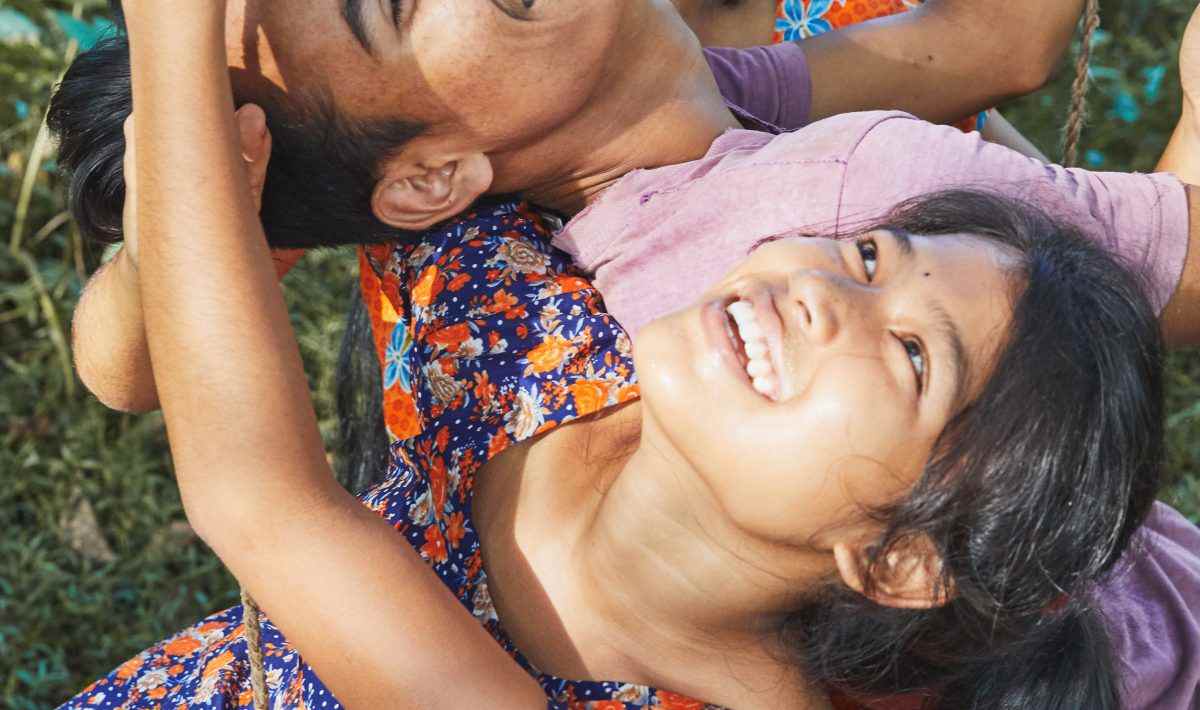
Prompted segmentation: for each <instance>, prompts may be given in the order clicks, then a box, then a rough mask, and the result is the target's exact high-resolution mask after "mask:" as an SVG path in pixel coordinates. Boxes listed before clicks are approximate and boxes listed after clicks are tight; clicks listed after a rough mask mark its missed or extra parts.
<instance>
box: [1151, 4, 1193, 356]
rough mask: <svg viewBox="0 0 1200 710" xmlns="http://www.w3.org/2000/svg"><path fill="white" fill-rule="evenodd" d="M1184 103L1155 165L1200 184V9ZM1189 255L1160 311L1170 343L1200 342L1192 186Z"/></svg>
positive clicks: (1186, 58)
mask: <svg viewBox="0 0 1200 710" xmlns="http://www.w3.org/2000/svg"><path fill="white" fill-rule="evenodd" d="M1179 76H1180V80H1181V81H1182V84H1183V107H1182V109H1181V111H1180V115H1179V123H1177V124H1176V126H1175V132H1174V133H1173V134H1172V135H1171V140H1170V141H1169V142H1168V143H1167V147H1166V149H1165V150H1164V151H1163V154H1162V157H1161V158H1159V161H1158V165H1157V166H1156V169H1158V170H1161V171H1164V172H1170V173H1174V174H1175V176H1176V177H1178V178H1179V179H1180V180H1182V181H1183V182H1184V183H1187V184H1189V185H1193V186H1194V185H1200V123H1198V121H1197V117H1198V114H1197V112H1196V102H1197V100H1200V9H1197V10H1196V12H1194V13H1193V14H1192V19H1191V21H1190V22H1188V26H1187V30H1185V31H1184V34H1183V41H1182V42H1181V43H1180V47H1179ZM1188 219H1189V225H1190V232H1189V235H1188V250H1187V258H1186V259H1185V260H1184V263H1183V275H1182V276H1181V277H1180V279H1179V285H1178V286H1177V287H1176V289H1175V293H1174V294H1173V295H1172V296H1171V300H1170V301H1168V302H1167V305H1166V308H1164V309H1163V313H1162V326H1163V335H1164V337H1165V338H1166V339H1167V343H1168V344H1170V345H1200V188H1197V187H1189V188H1188Z"/></svg>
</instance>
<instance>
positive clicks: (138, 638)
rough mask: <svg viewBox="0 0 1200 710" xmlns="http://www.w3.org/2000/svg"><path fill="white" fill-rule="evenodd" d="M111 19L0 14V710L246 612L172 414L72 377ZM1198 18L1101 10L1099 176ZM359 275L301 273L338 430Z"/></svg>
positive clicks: (1171, 492) (1047, 106)
mask: <svg viewBox="0 0 1200 710" xmlns="http://www.w3.org/2000/svg"><path fill="white" fill-rule="evenodd" d="M102 5H103V3H102V2H101V0H86V1H80V2H69V1H67V0H5V4H4V6H3V8H0V96H3V97H5V98H3V99H0V240H2V242H0V475H2V476H3V479H2V481H3V485H0V530H4V531H5V534H4V535H3V536H2V537H0V705H3V706H6V707H10V708H42V707H47V706H52V705H54V704H56V703H57V702H60V701H61V700H62V699H64V698H65V697H67V696H68V695H69V694H71V693H72V692H73V691H75V690H77V689H78V688H79V687H80V686H82V685H83V684H84V683H86V682H88V681H89V680H91V679H92V678H94V677H96V676H97V675H99V674H101V673H104V672H106V671H107V670H109V669H110V668H111V667H112V666H114V665H115V664H116V663H117V662H119V661H121V660H123V659H124V658H126V657H128V656H129V655H131V654H133V653H135V652H136V651H138V650H140V649H141V648H142V647H144V646H146V645H147V644H149V643H151V642H153V641H155V640H157V639H158V638H160V637H161V636H163V635H164V634H166V633H168V632H170V631H173V630H175V629H176V628H178V627H180V626H182V625H184V624H186V623H189V622H191V621H193V620H195V619H196V618H199V617H200V616H201V615H203V614H205V613H207V612H209V611H212V610H214V609H217V608H220V607H222V606H224V605H228V604H230V603H233V602H234V601H235V599H236V591H235V586H234V584H233V581H232V580H231V579H230V577H229V576H228V575H227V574H226V573H225V572H224V571H223V570H222V568H221V566H220V564H219V563H218V562H217V561H216V559H215V558H214V557H213V556H212V554H211V553H210V552H209V551H208V550H207V549H206V548H205V547H204V546H203V545H201V544H200V543H198V542H197V541H196V540H195V538H194V537H193V536H192V535H191V533H190V531H189V530H188V528H187V526H186V524H185V523H184V522H183V514H182V511H181V508H180V505H179V498H178V494H177V493H176V491H175V488H174V484H173V481H172V478H171V474H170V469H169V465H168V458H167V451H166V447H165V441H164V437H163V429H162V421H161V418H160V417H158V416H157V415H146V416H140V417H134V416H125V415H120V414H115V413H113V412H110V411H107V410H106V409H104V408H103V407H102V406H101V405H99V404H98V403H97V402H95V401H94V400H93V399H91V398H90V397H89V396H88V394H87V393H86V392H85V391H84V390H83V388H82V387H81V386H80V384H79V383H78V381H77V380H76V379H75V377H74V375H73V373H72V372H71V369H70V353H69V350H68V330H67V327H68V323H69V321H70V316H71V312H72V309H73V306H74V303H75V300H76V299H77V297H78V294H79V291H80V289H81V287H82V284H83V282H84V279H85V277H86V274H87V273H89V272H90V271H91V270H92V269H94V267H95V265H96V263H97V261H98V254H97V252H96V250H93V249H91V248H90V247H89V246H88V245H86V244H83V243H82V241H81V240H80V238H79V235H78V234H77V233H76V232H75V231H74V230H73V229H72V228H71V226H70V225H69V224H68V223H65V222H64V221H63V219H62V214H63V209H64V202H63V194H62V187H63V185H62V183H61V180H60V179H59V178H57V177H56V176H55V174H54V170H55V165H54V162H53V156H52V154H51V153H50V152H49V151H47V152H43V153H41V154H40V156H38V155H35V153H37V152H38V151H37V150H36V148H37V146H36V145H35V143H36V142H37V140H36V136H37V134H38V127H39V121H40V117H41V112H42V110H43V108H44V105H45V98H46V95H47V93H48V89H49V87H50V85H51V84H52V83H53V82H54V80H55V78H56V77H57V75H58V72H59V71H61V67H62V65H63V61H64V58H65V57H67V56H69V55H70V53H71V52H72V51H73V49H72V44H73V43H74V42H79V41H83V42H84V43H86V42H87V41H89V40H90V37H91V36H92V35H94V33H95V31H96V29H97V28H96V26H95V25H94V24H93V21H94V19H95V15H94V13H96V12H98V11H99V9H100V7H101V6H102ZM1192 6H1194V3H1192V2H1190V1H1189V0H1158V1H1157V2H1140V1H1139V2H1117V1H1113V2H1106V3H1105V5H1104V13H1105V15H1104V17H1105V27H1106V29H1107V30H1108V31H1107V32H1106V34H1104V35H1103V36H1102V37H1101V38H1100V40H1099V41H1098V43H1097V56H1096V59H1095V63H1094V66H1095V69H1094V77H1095V84H1094V91H1093V95H1092V101H1091V109H1092V120H1091V123H1090V125H1089V128H1088V130H1087V131H1086V133H1085V134H1084V143H1085V145H1084V148H1085V149H1086V151H1087V152H1086V153H1085V155H1086V159H1087V161H1088V163H1089V164H1090V165H1092V166H1094V167H1097V168H1103V169H1112V170H1128V169H1142V170H1145V169H1148V168H1150V167H1151V166H1153V164H1154V161H1155V159H1156V158H1157V156H1158V153H1159V152H1160V150H1161V148H1162V145H1163V144H1164V143H1165V140H1166V137H1167V135H1168V133H1169V130H1170V128H1171V126H1172V125H1173V123H1174V120H1175V107H1176V106H1177V105H1178V100H1179V98H1178V91H1177V89H1176V88H1175V84H1176V81H1175V78H1174V74H1173V66H1174V57H1175V52H1176V46H1177V45H1176V42H1177V38H1178V37H1179V35H1180V34H1181V32H1182V27H1183V23H1184V21H1185V20H1186V18H1187V16H1188V14H1189V13H1190V10H1191V7H1192ZM14 10H15V11H18V12H20V13H22V16H23V17H26V18H29V19H31V20H32V24H31V25H30V27H31V28H32V29H30V27H25V26H24V25H22V24H20V23H19V21H18V20H14V19H13V17H12V15H11V12H12V11H14ZM6 13H10V14H6ZM54 13H59V14H54ZM73 16H74V17H78V18H82V20H75V19H74V17H73ZM14 23H16V24H14ZM14 28H15V29H14ZM13 32H17V35H18V36H17V37H15V38H14V36H13ZM21 32H23V33H24V34H21ZM1068 80H1069V77H1061V78H1060V79H1059V80H1058V81H1056V82H1055V83H1054V84H1053V85H1052V86H1051V87H1049V88H1047V89H1046V90H1044V91H1043V92H1040V93H1039V94H1037V95H1034V96H1031V97H1028V98H1026V99H1022V100H1021V101H1018V102H1015V103H1014V104H1012V105H1010V106H1008V107H1006V114H1007V115H1008V116H1009V118H1010V119H1011V120H1012V121H1013V123H1015V124H1016V125H1017V126H1018V127H1019V128H1020V129H1022V130H1023V131H1024V132H1025V133H1026V134H1027V135H1029V136H1030V137H1031V138H1032V139H1033V140H1034V141H1035V142H1036V143H1037V144H1038V145H1039V146H1041V147H1042V149H1043V150H1044V151H1046V152H1047V153H1048V154H1050V155H1057V154H1058V152H1059V151H1058V147H1057V142H1058V135H1059V126H1060V125H1061V122H1062V115H1063V112H1064V97H1065V96H1066V83H1067V81H1068ZM31 156H34V157H33V159H31ZM353 279H354V269H353V258H352V255H351V254H346V253H326V254H321V255H317V256H316V257H315V258H310V259H308V260H307V261H306V263H304V264H303V265H302V266H301V267H299V268H298V269H297V270H296V271H295V272H294V273H293V274H292V275H290V276H289V277H288V287H289V292H290V293H291V294H292V295H293V296H295V295H297V294H303V298H302V299H301V298H293V313H294V320H295V324H296V328H297V332H298V334H299V338H300V341H301V346H302V350H303V353H304V356H305V359H306V363H307V366H308V371H309V372H310V378H311V381H312V385H313V388H314V391H315V392H316V393H317V405H318V411H319V413H320V415H321V418H322V425H323V426H324V427H325V430H326V432H327V433H328V434H332V407H331V404H332V387H331V385H332V373H333V365H334V361H335V355H336V343H337V342H338V339H339V335H340V332H339V328H340V320H341V314H342V313H343V312H344V308H345V306H346V304H347V303H348V300H347V299H348V297H349V295H350V293H351V289H352V287H353ZM1169 379H1170V385H1171V390H1170V412H1171V418H1170V421H1169V436H1170V443H1171V470H1172V472H1173V473H1174V474H1175V475H1176V477H1177V482H1176V483H1175V484H1174V485H1172V486H1171V487H1170V488H1169V489H1168V490H1166V491H1165V492H1164V497H1165V498H1166V499H1168V500H1170V501H1172V502H1173V503H1175V504H1176V505H1177V506H1178V507H1180V508H1181V509H1182V510H1184V511H1185V512H1186V513H1187V514H1188V515H1189V516H1190V517H1191V518H1192V519H1193V520H1197V521H1200V355H1198V354H1197V353H1194V352H1180V353H1175V354H1173V355H1172V356H1171V363H1170V377H1169ZM327 440H328V441H330V444H331V446H332V437H331V436H330V437H327Z"/></svg>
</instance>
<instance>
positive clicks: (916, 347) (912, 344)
mask: <svg viewBox="0 0 1200 710" xmlns="http://www.w3.org/2000/svg"><path fill="white" fill-rule="evenodd" d="M900 343H901V344H902V345H904V352H906V353H908V360H909V362H911V363H912V366H913V372H914V373H915V374H916V376H917V393H918V394H919V393H921V392H922V391H923V390H924V389H925V351H924V350H922V349H921V343H920V341H917V340H912V339H911V338H910V339H904V340H901V341H900Z"/></svg>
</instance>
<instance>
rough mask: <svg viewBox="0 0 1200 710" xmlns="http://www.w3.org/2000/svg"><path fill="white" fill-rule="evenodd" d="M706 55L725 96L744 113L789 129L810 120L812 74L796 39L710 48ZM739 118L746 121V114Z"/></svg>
mask: <svg viewBox="0 0 1200 710" xmlns="http://www.w3.org/2000/svg"><path fill="white" fill-rule="evenodd" d="M704 58H705V59H707V60H708V66H709V68H710V69H712V73H713V76H714V77H715V78H716V80H717V87H718V88H720V90H721V95H722V96H724V97H725V101H726V102H727V103H729V104H731V105H732V107H733V108H735V109H740V113H744V114H747V115H749V116H751V117H753V118H755V119H758V120H759V121H763V122H765V123H767V124H770V125H771V126H776V127H778V128H781V129H783V130H785V131H790V130H794V129H796V128H800V127H801V126H804V125H806V124H807V123H808V118H809V113H810V111H811V109H812V74H810V73H809V71H808V61H807V60H806V59H805V58H804V50H802V49H800V46H799V45H798V44H796V43H795V42H784V43H783V44H774V45H771V46H768V47H751V48H749V49H732V48H728V47H709V48H707V49H705V50H704ZM739 118H740V119H743V121H744V117H743V116H742V115H739ZM753 127H754V126H747V128H753ZM773 132H774V131H773Z"/></svg>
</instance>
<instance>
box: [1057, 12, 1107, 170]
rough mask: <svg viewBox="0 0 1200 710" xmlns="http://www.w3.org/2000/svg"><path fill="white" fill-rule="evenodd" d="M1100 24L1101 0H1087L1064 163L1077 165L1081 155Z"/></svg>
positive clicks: (1076, 63) (1068, 122)
mask: <svg viewBox="0 0 1200 710" xmlns="http://www.w3.org/2000/svg"><path fill="white" fill-rule="evenodd" d="M1099 26H1100V0H1087V6H1086V7H1085V8H1084V11H1083V39H1082V40H1081V41H1080V46H1079V56H1078V57H1077V58H1076V59H1075V81H1074V83H1072V84H1071V112H1070V113H1069V114H1068V115H1067V125H1066V138H1065V140H1064V145H1063V165H1066V166H1068V167H1069V166H1072V165H1075V163H1076V160H1077V159H1078V157H1079V136H1080V134H1081V133H1082V132H1083V120H1084V117H1085V115H1086V114H1087V91H1088V65H1089V64H1091V61H1092V38H1093V37H1094V36H1095V34H1096V28H1098V27H1099Z"/></svg>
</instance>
